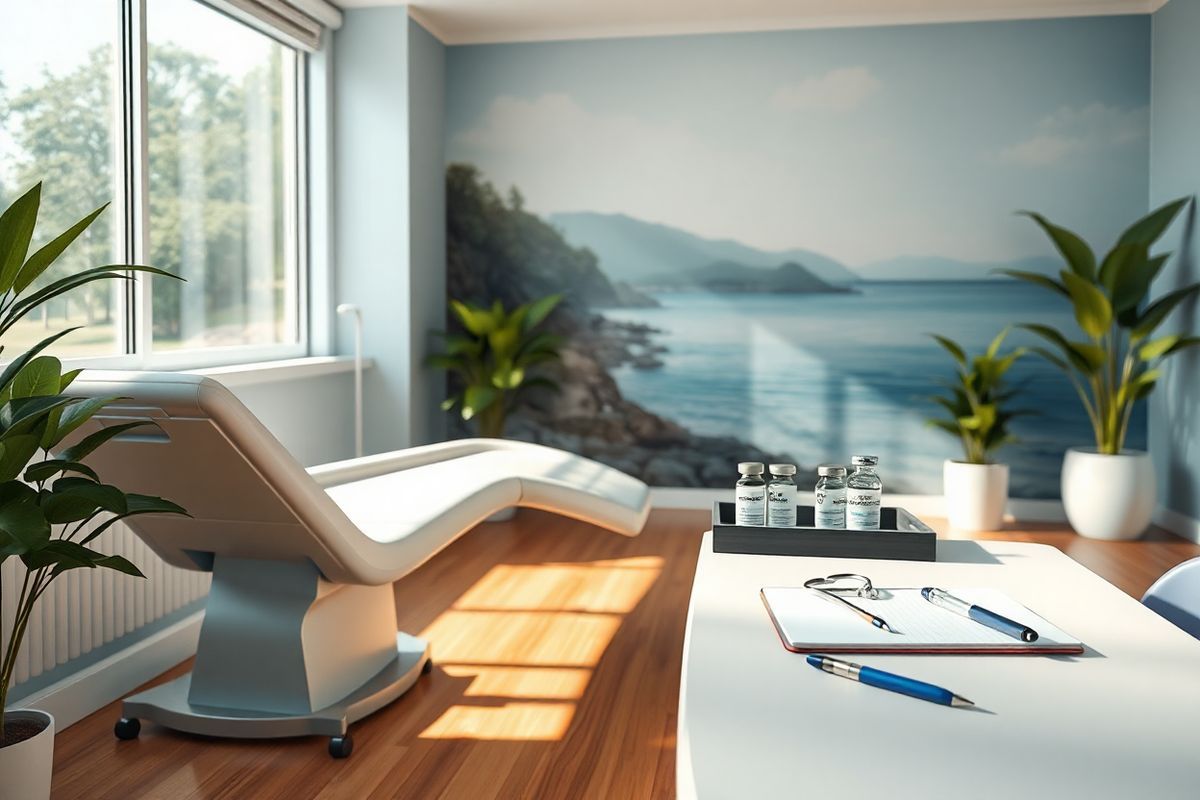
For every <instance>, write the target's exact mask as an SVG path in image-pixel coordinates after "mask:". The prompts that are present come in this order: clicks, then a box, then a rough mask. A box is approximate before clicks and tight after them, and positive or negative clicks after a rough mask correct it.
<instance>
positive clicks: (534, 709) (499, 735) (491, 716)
mask: <svg viewBox="0 0 1200 800" xmlns="http://www.w3.org/2000/svg"><path fill="white" fill-rule="evenodd" d="M574 716H575V704H574V703H506V704H504V705H503V706H499V707H488V706H451V707H450V708H448V709H446V713H444V714H442V716H441V717H439V718H438V719H437V721H436V722H434V723H433V724H432V725H430V726H429V727H428V728H426V729H425V730H424V731H422V733H421V738H422V739H488V740H490V741H504V740H508V741H523V742H528V741H555V740H558V739H561V738H562V737H563V734H565V733H566V732H567V727H568V726H569V725H570V724H571V718H572V717H574Z"/></svg>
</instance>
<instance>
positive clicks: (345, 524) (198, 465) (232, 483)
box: [66, 370, 364, 581]
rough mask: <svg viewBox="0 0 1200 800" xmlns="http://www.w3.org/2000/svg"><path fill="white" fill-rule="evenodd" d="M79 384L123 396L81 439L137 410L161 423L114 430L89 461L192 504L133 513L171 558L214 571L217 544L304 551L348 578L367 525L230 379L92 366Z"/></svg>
mask: <svg viewBox="0 0 1200 800" xmlns="http://www.w3.org/2000/svg"><path fill="white" fill-rule="evenodd" d="M71 392H72V393H73V394H79V395H84V396H91V397H121V398H123V399H121V400H118V401H116V402H114V403H112V404H111V405H110V406H109V407H107V408H105V409H104V411H102V412H101V413H100V414H98V415H96V417H95V418H94V419H93V420H92V421H91V422H90V423H89V424H88V425H87V426H85V427H83V428H81V429H80V431H79V432H78V433H77V434H75V437H74V438H78V437H79V436H83V435H85V434H87V433H90V432H91V431H93V430H96V429H98V428H99V427H100V426H110V425H119V424H121V423H126V422H130V421H131V420H148V421H150V422H153V423H154V424H155V426H156V427H151V426H147V427H145V428H141V429H135V430H133V431H131V432H129V433H126V434H122V435H120V436H117V437H116V438H114V439H113V440H112V441H110V442H109V443H108V444H106V445H105V446H103V447H101V448H100V449H99V450H97V451H96V452H95V453H93V454H92V455H91V456H89V457H88V463H89V464H91V465H92V466H94V467H95V468H96V469H97V470H98V471H99V473H100V475H101V477H102V478H103V479H105V480H107V481H111V482H112V483H114V484H116V485H118V486H120V487H121V488H122V489H125V490H126V491H132V492H138V493H141V494H150V495H157V496H160V497H165V498H167V499H169V500H172V501H174V502H176V503H179V504H180V505H181V506H183V507H184V508H185V509H187V510H188V512H189V513H190V514H191V515H192V516H191V517H190V518H183V517H175V516H163V515H157V514H149V515H145V516H138V517H132V518H130V519H129V525H130V527H131V528H133V530H134V531H135V532H136V533H137V534H138V535H139V536H141V537H142V539H144V540H145V541H146V543H147V544H149V545H150V547H151V549H153V550H154V551H155V552H156V553H157V554H158V555H159V556H161V557H162V558H163V559H165V560H166V561H167V562H168V563H170V564H173V565H175V566H178V567H185V568H190V569H201V570H208V569H211V568H212V559H213V557H214V556H217V555H227V556H236V557H241V558H270V559H293V560H294V559H303V558H307V559H308V560H310V561H312V562H313V563H315V564H316V565H317V566H318V567H319V568H320V569H321V571H322V572H323V573H324V574H325V575H326V576H328V577H330V578H331V579H340V580H344V581H349V580H350V579H351V576H350V575H349V574H347V573H348V571H349V570H348V569H347V567H348V564H347V563H346V561H347V559H346V558H345V557H344V553H343V552H340V551H341V550H342V549H343V547H345V546H346V545H348V544H350V543H353V542H355V541H357V540H361V539H362V538H364V537H363V536H362V534H361V532H360V531H359V530H358V529H357V528H356V527H355V526H354V525H353V524H352V523H351V522H350V520H349V519H348V518H347V517H346V515H345V514H344V513H343V512H342V510H341V509H340V508H339V507H338V505H337V504H336V503H335V502H333V501H332V500H331V499H330V498H329V496H328V494H326V492H325V491H324V490H323V489H322V488H321V487H320V486H318V485H317V484H316V482H315V481H313V479H312V478H311V477H310V476H309V475H308V473H307V472H305V470H304V468H303V467H302V466H301V465H300V464H299V463H297V462H296V460H295V459H294V458H292V456H291V454H290V453H288V451H287V450H286V449H285V448H284V447H283V445H282V444H280V443H279V441H278V440H276V439H275V437H274V436H272V435H271V433H270V432H269V431H268V430H267V429H266V428H265V427H264V426H263V425H262V423H260V422H259V421H258V419H257V418H256V417H255V416H254V415H253V414H252V413H250V411H249V410H248V409H247V408H246V407H245V406H244V405H242V403H241V401H239V400H238V399H237V398H236V397H234V396H233V394H232V393H231V392H230V391H229V390H228V389H226V388H225V387H224V386H222V385H221V384H219V383H217V382H216V381H214V380H212V379H210V378H204V377H201V376H198V375H186V374H179V373H169V372H141V373H139V372H103V371H92V370H88V371H86V372H84V373H83V375H81V376H80V378H79V379H78V380H77V381H76V382H75V383H74V384H72V386H71ZM71 441H72V440H68V442H67V443H66V444H69V443H70V442H71ZM352 559H353V555H351V560H352Z"/></svg>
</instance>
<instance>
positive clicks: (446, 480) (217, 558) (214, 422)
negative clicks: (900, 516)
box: [66, 371, 649, 757]
mask: <svg viewBox="0 0 1200 800" xmlns="http://www.w3.org/2000/svg"><path fill="white" fill-rule="evenodd" d="M71 392H72V394H80V395H85V396H89V397H104V396H119V397H122V398H124V399H122V400H121V401H119V402H117V403H114V404H113V405H111V406H109V407H108V408H106V409H105V410H104V411H102V412H101V413H100V414H99V415H97V416H96V417H95V418H94V419H93V420H92V421H91V422H90V423H89V424H88V426H87V427H85V428H83V429H81V430H80V431H79V432H78V433H77V434H76V436H75V437H74V438H76V439H77V438H78V437H80V436H83V435H86V434H87V433H90V432H92V431H94V430H97V429H98V428H99V426H103V425H117V424H121V423H126V422H129V421H131V420H140V419H144V420H150V421H152V422H154V423H155V425H156V426H157V427H151V426H146V427H143V428H136V429H133V430H131V431H129V432H127V433H124V434H122V435H119V436H117V437H116V438H114V439H113V440H112V441H111V442H110V443H109V444H107V445H105V446H104V447H102V448H100V449H99V450H98V451H96V452H95V453H94V454H93V455H92V456H91V457H89V463H90V464H91V465H92V466H93V467H94V468H95V469H97V470H98V472H99V473H100V475H101V476H102V477H103V478H104V479H105V480H108V481H111V482H113V483H114V484H116V485H119V486H121V487H122V489H123V490H125V491H129V492H135V493H139V494H150V495H157V496H161V497H165V498H167V499H169V500H172V501H174V502H176V503H178V504H180V505H181V506H183V507H184V508H185V509H187V511H188V512H189V513H190V514H191V517H190V518H187V517H178V516H166V515H146V516H135V517H132V518H130V519H129V520H128V525H129V526H130V528H132V529H133V531H134V532H135V533H137V534H138V535H139V536H140V537H141V538H142V539H143V540H144V541H145V542H146V544H147V545H149V547H150V548H151V549H152V550H153V551H154V552H155V553H157V554H158V555H159V556H161V557H162V558H163V559H164V560H165V561H166V562H167V563H169V564H172V565H174V566H176V567H182V568H185V569H193V570H204V571H207V572H211V573H212V589H211V591H210V593H209V596H208V602H207V608H206V612H205V616H204V622H203V625H202V627H201V631H200V641H199V645H198V647H197V652H196V660H195V664H194V665H193V668H192V671H191V673H189V674H187V675H184V676H183V677H181V678H177V679H175V680H173V681H171V682H169V683H165V684H162V685H160V686H156V687H154V688H152V689H149V690H147V691H144V692H141V693H139V694H136V695H133V696H131V697H129V698H128V699H126V700H125V703H124V707H123V718H122V719H121V721H120V722H118V723H117V726H116V734H117V736H118V737H120V738H122V739H132V738H134V737H136V736H137V735H138V732H139V731H140V727H141V724H140V722H139V720H142V719H146V720H152V721H154V722H157V723H159V724H161V725H164V726H166V727H168V728H173V729H176V730H181V731H188V732H190V733H197V734H204V735H210V736H231V737H246V738H274V737H283V736H302V735H322V736H329V737H330V743H329V750H330V753H331V754H332V755H333V756H334V757H345V756H347V755H349V754H350V751H351V749H352V747H353V743H352V741H351V738H350V735H349V733H348V731H347V727H348V725H349V724H350V723H351V722H354V721H356V720H359V719H362V718H363V717H365V716H367V715H368V714H371V713H372V712H374V711H377V710H378V709H380V708H382V707H383V706H385V705H387V704H388V703H390V702H391V701H393V700H395V699H396V698H397V697H399V696H400V695H401V694H403V693H404V692H405V691H406V690H407V689H408V688H409V687H410V686H412V685H413V684H414V683H415V682H416V681H417V678H418V677H419V676H420V674H421V673H423V672H428V671H429V670H430V668H431V661H430V653H429V644H428V643H427V642H425V641H423V640H421V639H418V638H416V637H414V636H410V635H408V634H405V633H398V632H397V630H396V607H395V599H394V595H393V591H392V582H393V581H395V580H397V579H399V578H402V577H404V576H405V575H407V574H408V573H410V572H412V571H413V570H414V569H416V568H417V567H419V566H420V565H421V564H422V563H424V562H425V561H427V560H428V559H429V558H430V557H432V556H433V555H434V554H435V553H437V552H438V551H439V550H441V549H442V548H444V547H445V546H446V545H448V544H450V543H451V542H453V541H454V540H455V539H457V538H458V537H459V536H461V535H462V534H463V533H465V532H466V531H468V530H470V529H471V528H472V527H473V526H474V525H476V524H477V523H479V522H480V521H482V520H484V519H486V518H487V517H488V516H490V515H492V514H494V513H496V512H498V511H501V510H503V509H505V508H509V507H512V506H526V507H530V508H539V509H543V510H546V511H552V512H554V513H557V514H563V515H565V516H568V517H574V518H575V519H580V520H584V521H586V522H590V523H593V524H595V525H599V526H602V527H604V528H607V529H609V530H611V531H615V532H617V533H620V534H624V535H626V536H634V535H636V534H637V533H639V532H640V531H641V529H642V526H643V525H644V523H645V521H646V515H647V513H648V511H649V490H648V489H647V487H646V485H645V484H643V483H642V482H641V481H638V480H636V479H634V478H631V477H629V476H628V475H624V474H622V473H621V472H618V471H617V470H614V469H611V468H609V467H606V466H604V465H602V464H598V463H596V462H594V461H590V460H588V459H586V458H582V457H580V456H576V455H572V454H570V453H566V452H563V451H561V450H555V449H553V448H549V447H542V446H540V445H534V444H527V443H523V442H509V441H501V440H496V439H468V440H463V441H453V442H445V443H442V444H435V445H429V446H427V447H416V448H412V449H410V450H404V451H400V452H395V453H385V454H382V455H377V456H368V457H366V458H357V459H353V460H350V461H342V462H337V463H333V464H327V465H324V466H319V467H314V468H312V469H309V470H307V471H306V470H305V469H304V468H303V467H301V466H300V465H299V464H298V463H297V462H296V461H295V460H294V459H293V458H292V457H291V455H289V454H288V452H287V450H285V449H284V448H283V446H282V445H281V444H280V443H279V442H278V441H277V440H276V439H275V437H273V436H272V435H271V434H270V433H269V432H268V431H267V429H266V428H265V427H263V425H262V424H261V423H260V422H259V421H258V419H256V418H255V417H254V415H253V414H251V413H250V412H249V411H248V410H247V409H246V407H245V406H243V405H242V404H241V402H239V401H238V399H237V398H236V397H234V396H233V394H231V393H230V392H229V391H228V390H227V389H225V387H223V386H222V385H221V384H219V383H217V382H216V381H213V380H211V379H209V378H204V377H200V376H196V375H182V374H173V373H120V372H93V371H88V372H85V373H84V374H83V375H82V376H81V377H80V378H79V380H77V381H76V382H75V383H74V384H72V387H71ZM313 423H314V425H315V424H320V421H319V420H314V421H313ZM66 444H70V442H67V443H66Z"/></svg>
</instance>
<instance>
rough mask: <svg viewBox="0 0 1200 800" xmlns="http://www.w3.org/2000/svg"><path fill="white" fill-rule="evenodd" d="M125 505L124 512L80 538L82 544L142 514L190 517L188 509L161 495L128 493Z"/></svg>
mask: <svg viewBox="0 0 1200 800" xmlns="http://www.w3.org/2000/svg"><path fill="white" fill-rule="evenodd" d="M125 507H126V509H128V510H127V511H126V512H125V513H124V514H118V515H116V516H114V517H110V518H108V519H107V520H105V521H104V522H103V523H101V524H100V525H97V526H96V527H95V528H94V529H93V530H92V531H91V532H90V533H88V534H87V535H86V536H84V537H83V538H82V539H80V542H81V543H82V544H87V543H88V542H90V541H92V540H93V539H95V538H96V537H97V536H99V535H100V534H102V533H104V532H105V531H106V530H108V529H109V528H111V527H112V526H113V525H116V524H117V523H118V522H120V521H121V520H125V519H129V518H130V517H137V516H141V515H142V514H176V515H179V516H182V517H190V516H191V514H189V513H188V512H187V511H185V510H184V509H183V508H182V507H180V506H178V505H176V504H175V503H172V502H171V501H170V500H164V499H162V498H161V497H154V496H152V495H148V494H127V495H125Z"/></svg>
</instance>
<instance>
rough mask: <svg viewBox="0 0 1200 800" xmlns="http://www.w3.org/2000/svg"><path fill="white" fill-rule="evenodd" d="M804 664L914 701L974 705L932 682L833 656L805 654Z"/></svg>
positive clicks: (946, 704) (962, 706)
mask: <svg viewBox="0 0 1200 800" xmlns="http://www.w3.org/2000/svg"><path fill="white" fill-rule="evenodd" d="M808 663H809V664H812V665H813V666H814V667H816V668H817V669H819V670H824V671H825V672H828V673H829V674H830V675H838V676H840V677H842V678H849V679H850V680H852V681H858V682H859V683H865V684H866V685H867V686H874V687H875V688H876V689H887V690H888V691H889V692H897V693H898V694H906V695H908V696H909V697H915V698H917V699H918V700H928V701H929V702H930V703H938V704H939V705H943V706H953V707H954V708H968V707H970V706H973V705H975V704H974V703H972V702H971V701H970V700H968V699H967V698H965V697H959V696H958V695H956V694H955V693H954V692H952V691H950V690H949V689H943V688H942V687H940V686H934V685H933V684H932V683H925V682H923V681H914V680H913V679H912V678H905V677H904V676H903V675H893V674H892V673H890V672H884V671H883V670H881V669H875V668H874V667H864V666H863V665H862V664H852V663H850V662H849V661H839V660H838V659H836V658H830V657H829V656H818V655H815V654H814V655H810V656H809V657H808Z"/></svg>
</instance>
